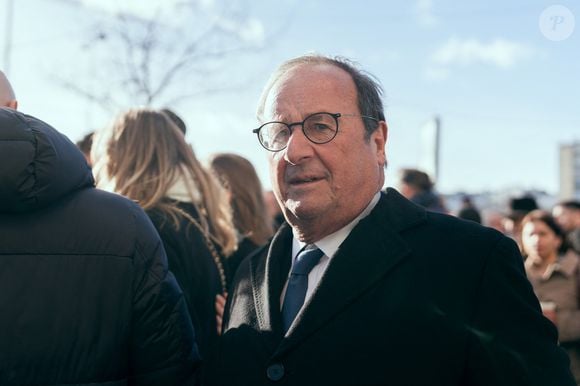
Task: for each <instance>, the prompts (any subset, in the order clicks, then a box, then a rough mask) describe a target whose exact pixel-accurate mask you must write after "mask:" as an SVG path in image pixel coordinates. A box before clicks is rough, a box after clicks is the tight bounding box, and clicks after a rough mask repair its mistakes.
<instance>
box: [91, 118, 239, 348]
mask: <svg viewBox="0 0 580 386" xmlns="http://www.w3.org/2000/svg"><path fill="white" fill-rule="evenodd" d="M92 158H93V160H94V162H95V165H94V168H93V171H94V173H95V177H96V180H97V186H99V187H103V188H106V189H108V190H112V191H114V192H117V193H119V194H122V195H124V196H126V197H128V198H130V199H132V200H135V201H136V202H137V203H139V205H140V206H141V207H142V208H143V209H145V211H146V212H147V214H148V215H149V217H150V218H151V220H152V221H153V224H154V225H155V228H156V229H157V231H158V232H159V235H160V236H161V239H162V241H163V245H164V246H165V249H166V251H167V258H168V262H169V269H170V270H171V271H172V272H173V274H174V275H175V277H176V279H177V282H178V283H179V285H180V286H181V288H182V289H183V292H184V295H185V299H186V303H187V306H188V309H189V313H190V314H191V318H192V321H193V326H194V328H195V330H196V339H197V343H198V347H199V351H200V354H201V355H202V357H203V358H206V357H208V356H209V354H210V352H211V351H212V350H213V349H214V348H215V346H216V339H217V326H216V315H215V306H214V302H215V298H216V296H217V295H218V294H224V293H225V291H226V289H227V279H226V266H225V264H226V263H225V258H226V257H227V256H229V255H231V254H232V253H233V252H234V251H235V249H236V245H237V243H236V235H235V229H234V226H233V223H232V218H231V209H230V206H229V203H228V199H227V196H226V193H225V192H224V190H223V189H222V187H221V186H220V184H219V182H218V181H217V180H216V179H215V178H214V177H213V175H212V174H211V173H210V172H208V171H207V170H205V169H204V168H203V167H202V165H201V164H200V162H199V161H198V160H197V158H196V156H195V154H194V152H193V149H192V148H191V146H189V144H188V143H186V142H185V137H184V136H183V133H182V132H181V131H180V129H179V128H178V127H177V126H176V125H175V124H174V123H173V122H172V121H171V120H170V119H169V118H168V117H167V115H166V114H164V113H161V112H159V111H156V110H151V109H145V108H140V109H132V110H129V111H127V112H125V113H123V114H121V115H120V116H119V117H118V118H117V119H116V120H115V122H114V123H113V124H112V125H110V126H109V127H107V128H105V129H103V130H101V131H97V132H96V133H95V142H94V145H93V152H92Z"/></svg>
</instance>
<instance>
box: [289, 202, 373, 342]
mask: <svg viewBox="0 0 580 386" xmlns="http://www.w3.org/2000/svg"><path fill="white" fill-rule="evenodd" d="M380 198H381V192H377V193H376V194H375V195H374V197H373V198H372V200H371V202H370V203H369V204H368V205H367V207H366V208H365V209H364V210H363V211H362V212H361V213H360V214H359V215H358V216H357V217H356V218H355V219H354V220H352V221H351V222H350V223H348V224H347V225H345V226H344V227H342V228H341V229H339V230H338V231H336V232H334V233H332V234H330V235H328V236H326V237H324V238H322V239H320V240H318V241H317V242H315V243H314V245H315V246H316V247H317V248H318V249H320V250H321V251H322V252H323V253H324V255H323V256H322V257H321V258H320V261H319V262H318V264H316V265H315V266H314V268H312V271H310V273H309V274H308V289H307V290H306V297H305V298H304V304H303V305H302V308H301V309H300V311H298V314H297V315H296V318H295V319H294V320H295V321H296V320H297V319H299V317H300V314H301V313H302V310H303V309H304V306H305V305H306V304H308V302H309V301H310V298H311V297H312V294H313V293H314V292H315V290H316V288H317V287H318V284H319V283H320V280H321V279H322V276H323V275H324V272H326V269H327V268H328V264H329V263H330V260H331V259H332V257H333V256H334V255H335V254H336V252H337V251H338V248H339V247H340V244H342V242H343V241H344V240H345V239H346V238H347V237H348V235H349V234H350V232H351V231H352V230H353V229H354V227H355V226H356V224H358V222H359V221H360V220H362V219H363V218H365V217H366V216H368V215H369V213H371V211H372V210H373V209H374V207H375V206H376V205H377V203H378V202H379V199H380ZM305 245H307V244H306V243H304V242H302V241H300V240H298V239H297V238H296V237H293V239H292V267H294V263H295V262H296V257H297V256H298V253H299V252H300V251H301V250H302V248H304V246H305ZM291 272H292V269H290V272H289V273H288V278H287V279H286V283H285V284H284V288H283V289H282V294H281V296H280V309H282V305H283V304H284V296H285V295H286V288H287V287H288V279H289V278H290V273H291ZM293 326H294V324H292V326H290V328H289V329H288V331H291V330H292V327H293Z"/></svg>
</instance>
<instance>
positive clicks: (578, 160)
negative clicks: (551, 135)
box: [560, 142, 580, 200]
mask: <svg viewBox="0 0 580 386" xmlns="http://www.w3.org/2000/svg"><path fill="white" fill-rule="evenodd" d="M572 198H574V199H580V142H574V143H572V144H564V145H560V199H561V200H569V199H572Z"/></svg>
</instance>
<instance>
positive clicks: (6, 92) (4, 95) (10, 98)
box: [0, 71, 18, 110]
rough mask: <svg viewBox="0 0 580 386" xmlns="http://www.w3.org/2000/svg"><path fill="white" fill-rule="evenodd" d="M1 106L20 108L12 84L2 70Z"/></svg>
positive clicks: (0, 77)
mask: <svg viewBox="0 0 580 386" xmlns="http://www.w3.org/2000/svg"><path fill="white" fill-rule="evenodd" d="M0 107H7V108H9V109H13V110H17V109H18V101H17V100H16V95H14V90H13V89H12V85H11V84H10V82H9V81H8V78H7V77H6V75H5V74H4V73H3V72H2V71H0Z"/></svg>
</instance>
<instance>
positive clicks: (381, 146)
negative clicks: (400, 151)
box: [371, 121, 389, 165]
mask: <svg viewBox="0 0 580 386" xmlns="http://www.w3.org/2000/svg"><path fill="white" fill-rule="evenodd" d="M388 132H389V129H388V127H387V122H385V121H380V122H379V125H378V127H377V128H376V129H375V131H373V133H372V135H371V141H373V143H374V144H375V146H376V152H377V159H378V161H379V163H380V164H383V165H384V163H385V162H386V160H387V156H386V153H385V152H386V150H385V146H386V144H387V136H388Z"/></svg>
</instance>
